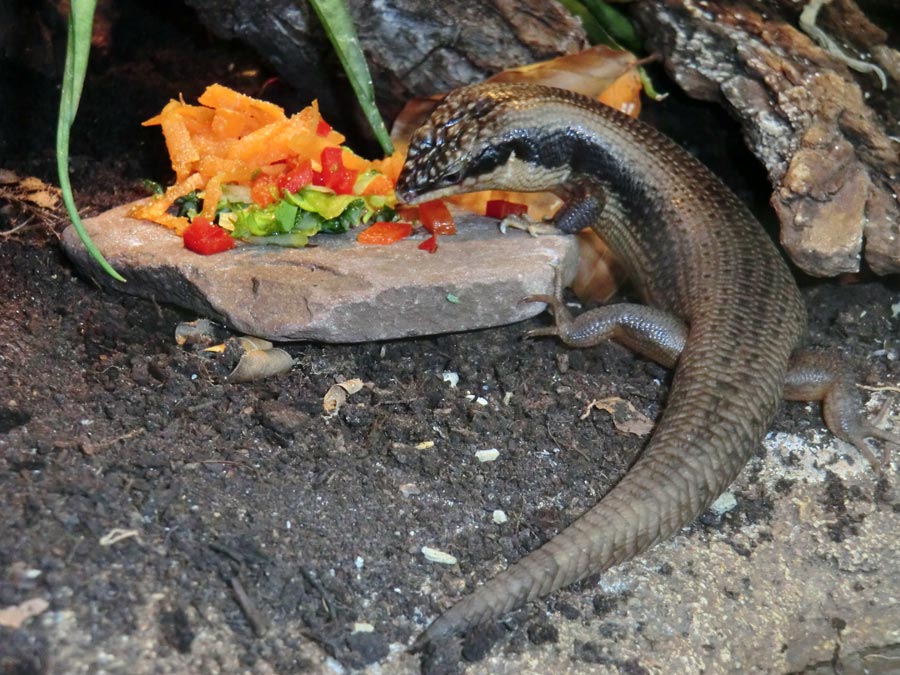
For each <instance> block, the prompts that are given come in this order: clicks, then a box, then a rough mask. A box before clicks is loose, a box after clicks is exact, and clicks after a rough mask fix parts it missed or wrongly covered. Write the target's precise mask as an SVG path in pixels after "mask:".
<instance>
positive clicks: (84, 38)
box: [56, 0, 125, 281]
mask: <svg viewBox="0 0 900 675" xmlns="http://www.w3.org/2000/svg"><path fill="white" fill-rule="evenodd" d="M96 4H97V3H96V0H71V7H70V10H69V33H68V42H67V44H66V65H65V70H64V72H63V82H62V97H61V98H60V101H59V119H58V120H57V125H56V170H57V173H58V174H59V187H60V189H61V190H62V198H63V204H65V206H66V211H67V212H68V214H69V218H71V219H72V225H74V226H75V231H76V232H77V233H78V236H79V237H81V241H82V242H83V243H84V247H85V248H86V249H87V250H88V252H89V253H90V254H91V256H92V257H93V258H94V260H96V261H97V262H98V263H99V264H100V266H101V267H102V268H103V269H104V270H105V271H106V273H107V274H109V275H110V276H111V277H113V278H114V279H116V280H118V281H125V278H124V277H123V276H122V275H121V274H119V273H118V272H116V270H114V269H113V267H112V265H110V264H109V263H108V262H107V261H106V258H104V257H103V254H102V253H100V250H99V249H98V248H97V247H96V245H95V244H94V242H93V241H92V240H91V237H90V235H89V234H88V233H87V230H85V228H84V223H82V222H81V216H79V215H78V208H77V207H76V206H75V197H74V196H73V194H72V184H71V183H70V181H69V137H70V133H71V130H72V123H73V122H74V121H75V114H76V113H77V112H78V102H79V101H80V100H81V90H82V87H83V86H84V76H85V73H86V72H87V62H88V56H89V54H90V51H91V30H92V28H93V25H94V9H95V7H96Z"/></svg>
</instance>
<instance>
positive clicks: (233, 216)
mask: <svg viewBox="0 0 900 675" xmlns="http://www.w3.org/2000/svg"><path fill="white" fill-rule="evenodd" d="M199 103H200V105H199V106H193V105H187V104H186V103H184V102H183V101H174V100H173V101H170V102H169V103H168V104H167V105H166V106H165V108H163V110H162V112H161V113H160V114H159V115H157V116H156V117H153V118H152V119H149V120H147V121H146V122H144V125H145V126H151V125H160V126H161V127H162V131H163V135H164V136H165V139H166V146H167V148H168V150H169V155H170V157H171V160H172V168H173V169H174V170H175V176H176V183H175V185H173V186H171V187H169V188H168V189H167V190H165V191H160V192H161V194H158V195H157V196H155V197H153V198H150V199H148V200H145V201H144V202H142V203H140V204H138V205H137V206H136V207H135V208H134V209H133V210H132V215H133V216H134V217H136V218H143V219H146V220H150V221H153V222H155V223H159V224H160V225H164V226H166V227H169V228H172V229H173V230H175V231H176V232H177V233H178V234H180V235H182V236H183V237H184V241H185V245H186V246H187V247H188V248H190V249H191V250H194V251H196V252H198V253H217V252H220V251H224V250H227V249H229V248H231V247H232V246H233V245H234V241H235V239H241V240H243V241H246V242H249V243H254V244H276V245H281V246H295V247H296V246H305V245H306V243H307V241H308V239H309V237H311V236H313V235H315V234H317V233H318V232H332V233H341V232H346V231H347V230H349V229H350V228H352V227H357V226H359V225H361V224H366V223H377V222H385V221H387V222H390V221H395V220H396V218H397V216H396V213H395V211H394V206H395V204H396V196H395V195H394V183H395V181H396V179H397V176H398V174H399V173H400V168H401V166H402V164H403V156H402V155H400V154H396V155H392V156H390V157H388V158H386V159H384V160H375V161H369V160H366V159H363V158H362V157H360V156H359V155H356V154H355V153H354V152H353V151H351V150H350V149H349V148H346V147H344V146H343V143H344V140H345V139H344V136H343V135H341V134H340V133H338V132H337V131H335V130H334V129H332V128H331V126H330V125H329V124H328V123H327V122H326V121H325V120H323V119H322V116H321V115H320V114H319V109H318V105H317V104H316V103H313V104H312V105H311V106H309V107H307V108H305V109H303V110H301V111H300V112H298V113H297V114H295V115H292V116H290V117H287V116H286V115H285V113H284V110H283V109H282V108H280V107H279V106H276V105H274V104H272V103H268V102H265V101H260V100H257V99H254V98H251V97H249V96H245V95H243V94H240V93H238V92H236V91H233V90H231V89H228V88H227V87H224V86H222V85H218V84H214V85H211V86H209V87H208V88H207V89H206V91H205V92H204V93H203V95H202V96H200V98H199ZM395 224H396V223H392V225H395Z"/></svg>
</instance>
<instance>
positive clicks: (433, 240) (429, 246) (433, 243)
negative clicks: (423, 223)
mask: <svg viewBox="0 0 900 675" xmlns="http://www.w3.org/2000/svg"><path fill="white" fill-rule="evenodd" d="M437 248H438V244H437V235H436V234H433V235H431V236H430V237H428V239H426V240H425V241H423V242H422V243H421V244H419V250H420V251H428V252H429V253H434V252H435V251H437Z"/></svg>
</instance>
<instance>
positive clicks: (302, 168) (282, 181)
mask: <svg viewBox="0 0 900 675" xmlns="http://www.w3.org/2000/svg"><path fill="white" fill-rule="evenodd" d="M312 182H313V170H312V162H310V161H309V160H308V159H307V160H306V161H305V162H302V163H301V164H299V165H298V166H295V167H288V170H287V171H286V172H285V173H283V174H281V175H280V176H278V178H276V179H275V186H276V187H277V188H278V190H279V194H280V193H281V192H282V191H283V190H287V191H288V192H298V191H300V190H301V189H302V188H305V187H306V186H307V185H309V184H310V183H312ZM251 194H252V193H251Z"/></svg>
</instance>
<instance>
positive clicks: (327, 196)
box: [285, 187, 359, 220]
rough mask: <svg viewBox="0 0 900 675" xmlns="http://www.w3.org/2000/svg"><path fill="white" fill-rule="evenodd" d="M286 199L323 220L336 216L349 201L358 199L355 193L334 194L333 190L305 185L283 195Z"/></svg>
mask: <svg viewBox="0 0 900 675" xmlns="http://www.w3.org/2000/svg"><path fill="white" fill-rule="evenodd" d="M285 199H286V200H288V201H290V202H291V203H293V204H295V205H297V206H299V207H300V208H301V209H304V210H306V211H313V212H314V213H318V214H319V215H320V216H322V217H323V218H324V219H325V220H331V219H332V218H337V217H338V216H339V215H341V214H342V213H343V212H344V209H346V208H347V207H348V206H349V205H350V203H351V202H354V201H356V200H357V199H359V197H357V196H356V195H336V194H334V193H333V192H326V191H324V190H317V189H316V188H314V187H305V188H303V189H302V190H300V192H296V193H294V194H292V195H288V196H286V197H285Z"/></svg>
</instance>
